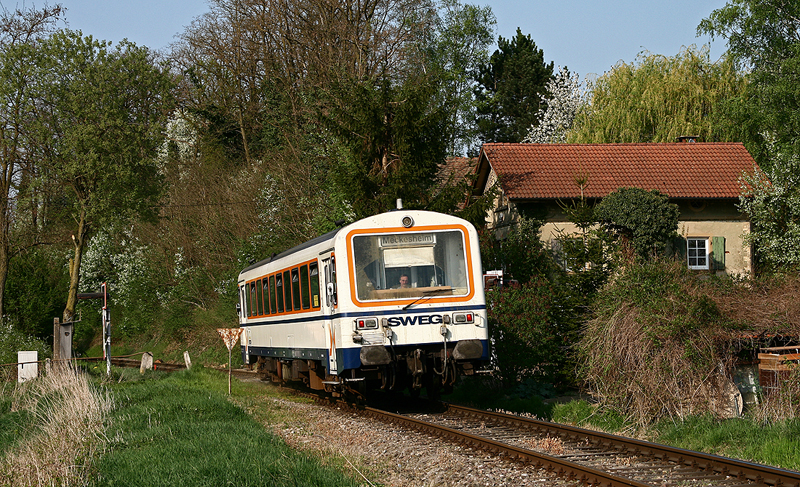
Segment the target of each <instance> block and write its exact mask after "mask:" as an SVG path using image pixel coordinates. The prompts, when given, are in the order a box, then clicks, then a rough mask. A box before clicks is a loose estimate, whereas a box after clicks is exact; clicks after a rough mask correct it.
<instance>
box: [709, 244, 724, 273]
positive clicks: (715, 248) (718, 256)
mask: <svg viewBox="0 0 800 487" xmlns="http://www.w3.org/2000/svg"><path fill="white" fill-rule="evenodd" d="M711 252H712V253H713V255H712V256H711V258H712V259H713V261H712V262H713V263H714V270H718V271H721V270H724V269H725V237H711Z"/></svg>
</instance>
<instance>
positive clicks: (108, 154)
mask: <svg viewBox="0 0 800 487" xmlns="http://www.w3.org/2000/svg"><path fill="white" fill-rule="evenodd" d="M109 46H110V43H106V42H105V41H98V40H95V39H93V38H92V37H91V36H89V37H84V36H83V35H82V34H81V33H80V32H74V31H59V32H56V33H55V34H53V35H51V36H50V37H49V38H47V39H46V40H45V41H43V42H42V43H41V44H40V46H39V47H38V58H37V66H36V69H37V76H36V78H35V79H36V84H37V86H36V89H37V108H38V112H37V114H36V121H37V123H36V127H35V129H36V132H37V141H38V146H37V147H36V152H37V154H38V155H39V157H40V165H41V167H42V171H41V175H42V177H43V178H46V179H47V180H48V182H49V183H51V184H53V183H55V184H57V185H58V187H60V189H61V194H60V195H59V196H60V199H61V201H62V203H63V204H64V205H65V206H66V207H67V209H68V211H69V213H70V214H71V218H72V222H73V225H74V226H73V228H74V230H73V233H72V242H73V245H74V253H73V257H72V259H70V287H69V292H68V295H67V305H66V308H65V310H64V315H63V318H64V321H71V319H72V316H73V315H74V311H75V303H76V298H77V291H78V283H79V280H80V266H81V259H82V257H83V252H84V249H85V247H86V243H87V241H88V239H89V237H90V236H91V234H92V233H93V232H94V231H96V230H97V229H98V228H100V227H101V226H103V225H107V224H112V223H119V222H126V221H129V219H131V218H133V217H135V216H140V215H145V214H148V213H150V214H152V210H153V207H154V206H155V205H156V203H157V195H158V189H159V184H158V183H159V176H158V173H157V170H156V165H155V163H154V156H155V154H156V150H157V148H158V145H159V143H160V141H161V139H162V136H161V130H162V127H163V122H164V121H165V116H166V115H167V114H168V113H169V111H170V109H171V105H172V102H171V94H170V93H171V88H172V79H171V76H170V74H169V73H168V72H167V71H166V70H165V69H164V68H163V67H162V66H159V65H158V64H156V63H155V62H154V61H153V57H152V55H151V53H150V52H149V50H148V49H147V48H144V47H137V46H136V45H134V44H131V43H128V42H126V41H123V42H121V43H119V44H118V45H117V46H116V48H114V49H111V48H110V47H109Z"/></svg>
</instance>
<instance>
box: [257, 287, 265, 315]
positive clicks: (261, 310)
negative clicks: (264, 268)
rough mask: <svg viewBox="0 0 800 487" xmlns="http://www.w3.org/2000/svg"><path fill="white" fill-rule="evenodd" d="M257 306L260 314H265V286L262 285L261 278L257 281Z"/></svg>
mask: <svg viewBox="0 0 800 487" xmlns="http://www.w3.org/2000/svg"><path fill="white" fill-rule="evenodd" d="M256 308H257V311H256V314H257V315H258V316H261V315H263V314H264V288H263V287H262V286H261V279H259V280H258V281H256Z"/></svg>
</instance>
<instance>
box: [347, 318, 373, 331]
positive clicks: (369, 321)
mask: <svg viewBox="0 0 800 487" xmlns="http://www.w3.org/2000/svg"><path fill="white" fill-rule="evenodd" d="M353 324H354V325H355V328H356V331H358V330H376V329H377V328H378V319H377V318H359V319H357V320H355V321H354V322H353Z"/></svg>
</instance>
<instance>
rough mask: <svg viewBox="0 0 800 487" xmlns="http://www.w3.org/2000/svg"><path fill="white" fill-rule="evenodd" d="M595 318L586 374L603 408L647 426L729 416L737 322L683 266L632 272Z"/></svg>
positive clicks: (602, 298) (662, 264)
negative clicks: (725, 410) (731, 344)
mask: <svg viewBox="0 0 800 487" xmlns="http://www.w3.org/2000/svg"><path fill="white" fill-rule="evenodd" d="M593 315H594V318H593V319H592V320H590V321H589V322H588V323H587V324H586V327H585V329H584V333H583V336H582V337H581V339H580V341H579V342H578V352H579V363H580V368H579V374H580V377H581V379H582V380H583V381H584V383H585V385H586V387H587V388H588V390H589V392H590V393H591V394H592V395H593V396H594V397H595V398H596V399H598V400H599V401H600V402H601V404H603V405H604V406H606V407H609V408H611V409H612V410H614V411H616V412H617V413H619V414H621V415H623V416H625V417H626V418H628V419H630V420H631V421H633V422H636V423H639V424H647V423H649V422H651V421H653V420H658V419H660V418H663V417H670V418H676V417H677V418H680V417H683V416H685V415H687V414H695V413H698V412H700V413H703V412H708V411H712V412H721V411H720V410H719V407H720V406H719V405H716V404H715V401H716V398H718V397H723V396H724V394H725V391H726V388H727V387H729V386H730V384H731V382H730V379H729V377H727V371H728V370H730V368H731V366H732V360H733V355H732V354H731V353H730V352H729V351H728V350H727V346H728V343H727V341H726V339H725V338H724V337H725V333H724V332H725V331H726V330H727V329H728V328H729V326H730V322H729V321H728V320H727V319H726V318H724V317H723V316H722V313H721V312H720V311H719V309H718V308H717V305H716V303H715V302H714V300H713V299H712V297H711V296H710V295H708V294H707V293H706V291H705V290H704V288H703V286H702V285H701V283H700V281H698V280H697V278H696V277H695V276H693V275H692V274H690V273H689V272H688V270H687V269H686V267H685V266H684V265H683V263H682V262H677V261H671V260H663V259H654V260H651V261H648V262H644V263H642V264H640V265H632V266H629V267H627V268H626V269H625V271H624V272H623V273H622V274H620V275H618V276H617V277H616V278H615V279H614V280H613V281H612V282H611V283H610V284H609V285H608V286H606V287H605V288H604V289H603V290H601V291H600V293H599V294H598V297H597V300H596V302H595V305H594V307H593Z"/></svg>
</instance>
